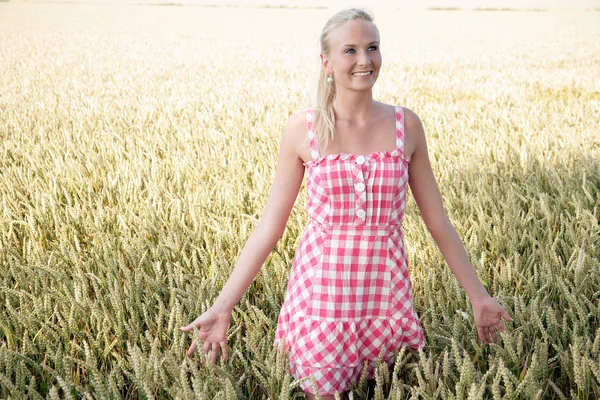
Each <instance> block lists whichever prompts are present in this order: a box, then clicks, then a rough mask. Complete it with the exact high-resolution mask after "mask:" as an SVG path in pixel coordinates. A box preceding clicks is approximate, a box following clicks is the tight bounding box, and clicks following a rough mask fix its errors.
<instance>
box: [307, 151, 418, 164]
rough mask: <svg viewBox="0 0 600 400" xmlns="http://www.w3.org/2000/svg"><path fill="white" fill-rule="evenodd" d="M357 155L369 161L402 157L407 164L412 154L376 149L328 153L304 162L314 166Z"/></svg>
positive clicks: (351, 159)
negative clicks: (367, 152) (363, 151)
mask: <svg viewBox="0 0 600 400" xmlns="http://www.w3.org/2000/svg"><path fill="white" fill-rule="evenodd" d="M357 157H364V158H365V159H366V160H368V161H373V160H383V159H386V158H398V157H400V158H402V160H404V161H405V162H406V164H410V156H404V154H402V152H401V151H400V150H398V149H394V150H387V151H374V152H373V153H370V154H354V153H334V154H328V155H326V156H321V157H319V158H317V159H314V160H310V161H307V162H305V163H303V165H304V166H305V167H312V166H315V165H318V164H320V163H321V162H323V161H332V160H338V159H340V160H348V161H354V160H355V159H356V158H357Z"/></svg>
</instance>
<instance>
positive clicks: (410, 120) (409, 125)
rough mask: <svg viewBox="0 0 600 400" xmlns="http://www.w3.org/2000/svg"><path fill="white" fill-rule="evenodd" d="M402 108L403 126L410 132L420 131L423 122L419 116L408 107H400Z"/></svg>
mask: <svg viewBox="0 0 600 400" xmlns="http://www.w3.org/2000/svg"><path fill="white" fill-rule="evenodd" d="M402 108H403V109H404V128H405V130H409V131H411V132H415V131H422V130H423V124H422V123H421V118H419V116H418V115H417V114H416V113H415V112H414V111H413V110H411V109H410V108H407V107H402Z"/></svg>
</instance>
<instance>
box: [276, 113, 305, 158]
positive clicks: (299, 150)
mask: <svg viewBox="0 0 600 400" xmlns="http://www.w3.org/2000/svg"><path fill="white" fill-rule="evenodd" d="M308 111H309V110H302V111H298V112H296V113H295V114H292V115H291V116H290V118H289V119H288V121H287V123H286V125H285V128H284V130H283V137H282V139H281V147H282V149H284V148H285V149H287V151H288V155H291V154H292V153H294V154H296V155H298V157H299V158H301V159H302V160H303V161H304V160H306V159H308V155H309V154H310V150H308V153H307V152H306V150H305V147H306V144H307V142H308V120H307V112H308ZM305 153H307V154H305Z"/></svg>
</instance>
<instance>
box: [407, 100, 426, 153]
mask: <svg viewBox="0 0 600 400" xmlns="http://www.w3.org/2000/svg"><path fill="white" fill-rule="evenodd" d="M403 108H404V152H405V154H406V155H409V156H410V155H412V154H414V152H415V151H416V150H417V148H418V147H420V146H421V145H422V144H423V143H424V142H425V131H424V130H423V123H422V122H421V118H419V116H418V115H417V114H416V113H415V112H414V111H413V110H411V109H410V108H406V107H403Z"/></svg>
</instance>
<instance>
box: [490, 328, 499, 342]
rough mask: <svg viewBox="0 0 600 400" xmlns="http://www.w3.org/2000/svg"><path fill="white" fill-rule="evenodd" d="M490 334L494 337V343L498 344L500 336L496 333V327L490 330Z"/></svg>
mask: <svg viewBox="0 0 600 400" xmlns="http://www.w3.org/2000/svg"><path fill="white" fill-rule="evenodd" d="M490 334H491V335H492V343H496V342H497V341H498V334H497V333H496V330H495V329H494V327H491V328H490Z"/></svg>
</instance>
